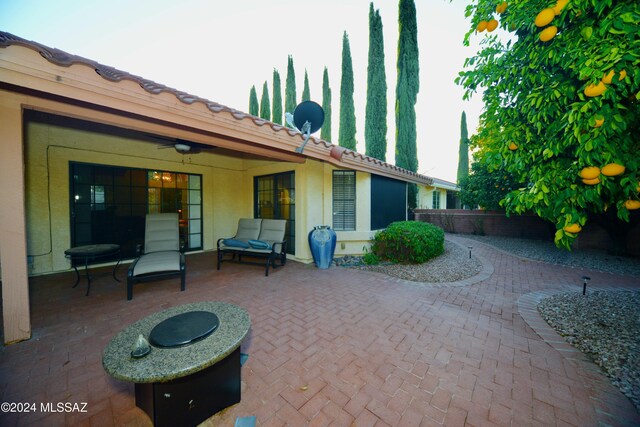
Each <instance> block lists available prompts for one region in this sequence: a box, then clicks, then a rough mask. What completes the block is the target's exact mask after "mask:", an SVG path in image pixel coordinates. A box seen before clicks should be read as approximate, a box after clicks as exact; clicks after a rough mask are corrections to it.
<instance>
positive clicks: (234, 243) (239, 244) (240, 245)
mask: <svg viewBox="0 0 640 427" xmlns="http://www.w3.org/2000/svg"><path fill="white" fill-rule="evenodd" d="M222 244H223V245H224V246H227V247H229V248H234V249H248V248H249V244H248V243H247V242H245V241H243V240H238V239H224V240H223V241H222Z"/></svg>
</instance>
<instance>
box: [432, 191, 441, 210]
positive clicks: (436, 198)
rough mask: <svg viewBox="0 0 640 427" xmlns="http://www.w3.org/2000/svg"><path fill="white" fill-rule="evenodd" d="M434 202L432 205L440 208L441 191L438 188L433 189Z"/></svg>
mask: <svg viewBox="0 0 640 427" xmlns="http://www.w3.org/2000/svg"><path fill="white" fill-rule="evenodd" d="M432 198H433V202H432V204H431V206H433V209H440V192H439V191H438V190H433V196H432Z"/></svg>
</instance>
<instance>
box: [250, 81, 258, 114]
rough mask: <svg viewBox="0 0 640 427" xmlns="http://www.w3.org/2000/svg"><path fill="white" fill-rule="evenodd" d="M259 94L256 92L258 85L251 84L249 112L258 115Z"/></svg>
mask: <svg viewBox="0 0 640 427" xmlns="http://www.w3.org/2000/svg"><path fill="white" fill-rule="evenodd" d="M258 109H259V107H258V94H257V93H256V86H255V85H253V86H251V92H249V114H251V115H252V116H257V115H258V113H259V111H258Z"/></svg>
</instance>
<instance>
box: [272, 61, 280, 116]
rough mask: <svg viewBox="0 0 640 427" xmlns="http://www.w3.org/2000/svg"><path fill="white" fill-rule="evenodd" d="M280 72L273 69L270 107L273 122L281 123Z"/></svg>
mask: <svg viewBox="0 0 640 427" xmlns="http://www.w3.org/2000/svg"><path fill="white" fill-rule="evenodd" d="M280 86H281V85H280V73H279V72H278V70H276V69H275V68H274V69H273V107H272V109H271V113H272V116H273V117H272V120H273V122H274V123H278V124H282V89H281V87H280Z"/></svg>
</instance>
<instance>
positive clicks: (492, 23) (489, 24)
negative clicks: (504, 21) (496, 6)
mask: <svg viewBox="0 0 640 427" xmlns="http://www.w3.org/2000/svg"><path fill="white" fill-rule="evenodd" d="M496 28H498V21H497V20H495V19H492V20H491V21H489V22H487V31H488V32H491V31H493V30H495V29H496Z"/></svg>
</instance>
